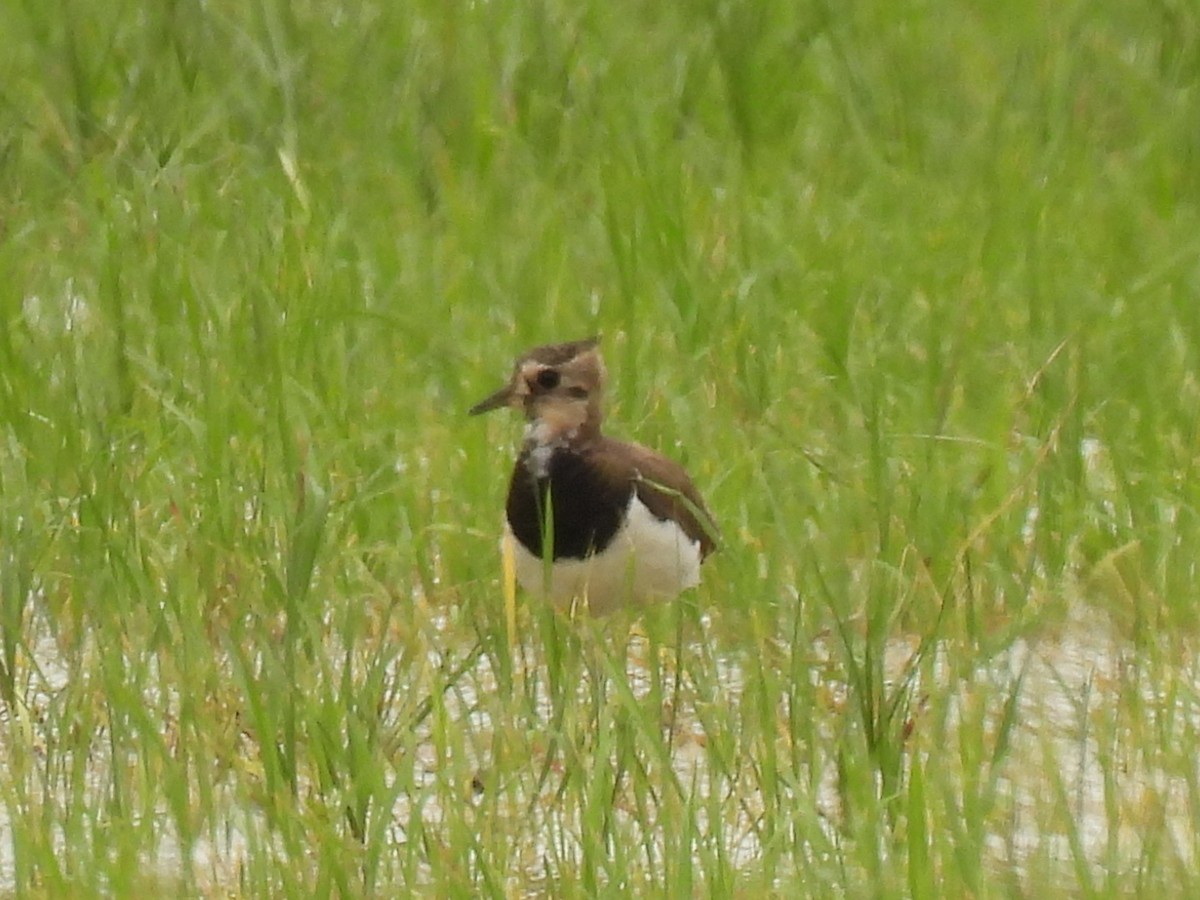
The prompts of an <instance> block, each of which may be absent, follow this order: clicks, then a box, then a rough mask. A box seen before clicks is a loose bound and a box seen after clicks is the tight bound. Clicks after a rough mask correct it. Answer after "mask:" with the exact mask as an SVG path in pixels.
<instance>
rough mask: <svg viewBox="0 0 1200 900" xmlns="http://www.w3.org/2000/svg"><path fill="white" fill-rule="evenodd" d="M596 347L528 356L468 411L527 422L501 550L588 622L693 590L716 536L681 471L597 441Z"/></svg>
mask: <svg viewBox="0 0 1200 900" xmlns="http://www.w3.org/2000/svg"><path fill="white" fill-rule="evenodd" d="M599 343H600V338H598V337H592V338H587V339H585V340H578V341H567V342H565V343H558V344H547V345H544V346H540V347H534V348H533V349H531V350H528V351H526V352H525V353H523V354H521V355H520V356H519V357H518V358H517V360H516V363H515V365H514V366H513V369H512V375H511V377H510V378H509V380H508V383H507V384H505V385H504V386H503V387H501V388H500V389H499V390H497V391H495V392H494V393H492V394H490V395H489V396H488V397H487V398H485V399H484V400H481V401H480V402H479V403H477V404H475V405H474V406H473V407H471V409H470V415H472V416H476V415H480V414H481V413H486V412H489V411H490V410H494V409H501V408H504V407H510V408H512V409H514V410H517V411H519V412H521V413H522V414H523V415H524V417H525V433H524V440H523V443H522V446H521V451H520V454H519V455H518V457H517V460H516V465H515V466H514V467H513V470H512V475H511V477H510V479H509V487H508V499H507V502H506V504H505V523H504V535H503V538H502V541H503V542H505V543H507V544H508V545H509V546H511V547H512V548H513V553H514V557H515V560H514V562H515V569H516V578H517V581H518V582H519V583H520V584H521V586H522V587H523V588H524V589H525V590H526V591H527V592H529V593H530V594H532V595H533V596H535V597H538V598H548V599H549V600H550V601H551V602H552V603H553V604H554V605H555V606H557V607H558V608H560V609H564V610H571V611H574V610H576V609H579V608H585V609H586V610H587V611H588V612H590V613H591V614H592V615H594V616H602V615H606V614H608V613H611V612H613V611H615V610H617V609H620V608H623V607H626V606H634V607H641V606H644V605H646V604H649V603H653V602H655V601H662V600H668V599H671V598H674V597H675V596H677V595H678V594H679V593H681V592H682V591H684V590H685V589H687V588H690V587H694V586H696V585H697V584H699V583H700V566H701V563H702V562H703V561H704V560H705V558H706V557H708V555H709V554H710V553H712V552H713V551H714V550H715V549H716V540H715V538H716V535H717V531H716V526H715V524H714V522H713V518H712V516H711V515H710V513H709V512H708V508H707V507H706V506H705V504H704V501H703V499H702V498H701V496H700V493H699V491H697V489H696V486H695V485H694V484H693V483H692V479H691V478H690V477H689V476H688V473H687V471H686V470H685V469H684V468H683V467H682V466H681V465H679V463H677V462H675V461H673V460H671V459H668V458H667V457H665V456H663V455H661V454H659V453H656V452H655V451H653V450H651V449H649V448H648V447H644V446H642V445H641V444H636V443H630V442H626V441H620V440H616V439H614V438H610V437H608V436H607V435H606V434H604V432H603V431H602V427H601V426H602V424H603V395H604V388H605V383H606V381H607V370H606V369H605V366H604V360H603V358H602V357H601V354H600V350H599Z"/></svg>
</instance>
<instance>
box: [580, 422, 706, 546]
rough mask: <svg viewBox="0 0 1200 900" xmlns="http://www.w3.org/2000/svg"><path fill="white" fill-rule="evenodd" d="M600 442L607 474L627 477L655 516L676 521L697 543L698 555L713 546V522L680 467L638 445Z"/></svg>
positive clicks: (598, 457)
mask: <svg viewBox="0 0 1200 900" xmlns="http://www.w3.org/2000/svg"><path fill="white" fill-rule="evenodd" d="M601 442H602V443H603V445H604V446H603V452H600V453H598V454H597V459H598V460H603V463H602V464H603V465H604V467H605V468H608V469H609V470H610V472H611V475H610V477H612V478H614V479H617V478H621V479H628V480H629V481H630V482H632V484H633V487H634V490H636V491H637V495H638V499H639V500H641V501H642V503H644V504H645V506H646V508H647V509H648V510H650V512H651V513H652V514H653V515H654V516H656V517H657V518H659V519H663V520H667V519H670V520H673V521H675V522H678V523H679V526H680V527H681V528H682V529H683V531H684V533H685V534H686V535H687V536H688V537H689V538H691V539H692V540H693V541H699V542H700V556H701V558H704V557H706V556H708V554H710V553H712V552H713V550H715V549H716V540H715V539H716V536H717V528H716V523H715V522H714V521H713V518H712V515H711V514H710V513H709V512H708V508H707V507H706V506H705V505H704V500H703V498H701V496H700V492H699V491H697V490H696V486H695V485H694V484H692V479H691V478H689V477H688V473H687V471H686V470H685V469H684V468H683V466H681V465H679V463H677V462H675V461H674V460H671V459H667V458H666V457H665V456H662V455H661V454H658V453H655V452H654V451H653V450H651V449H650V448H648V447H643V446H641V445H640V444H627V443H625V442H624V441H615V440H611V439H608V438H601ZM597 449H599V448H597Z"/></svg>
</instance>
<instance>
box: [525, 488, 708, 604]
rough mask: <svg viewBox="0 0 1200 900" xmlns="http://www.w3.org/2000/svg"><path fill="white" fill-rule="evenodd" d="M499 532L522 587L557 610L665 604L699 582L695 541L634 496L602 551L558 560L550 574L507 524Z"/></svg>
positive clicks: (698, 550)
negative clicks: (510, 551) (510, 550)
mask: <svg viewBox="0 0 1200 900" xmlns="http://www.w3.org/2000/svg"><path fill="white" fill-rule="evenodd" d="M504 530H505V535H504V539H505V540H506V541H510V542H511V543H512V546H513V549H514V552H515V557H516V569H517V581H519V582H520V583H521V587H523V588H525V590H527V591H529V593H531V594H533V595H534V596H537V597H545V596H549V597H550V599H551V600H552V601H553V602H554V603H555V604H556V605H557V606H560V607H567V606H569V605H570V604H571V603H572V602H573V601H579V602H580V603H581V604H583V605H585V606H586V607H587V608H588V609H590V610H591V612H592V613H593V614H594V615H604V614H605V613H609V612H612V611H613V610H614V609H617V608H618V607H621V606H625V605H627V604H629V603H633V604H642V603H648V602H652V601H654V600H668V599H670V598H672V597H674V596H675V595H677V594H678V593H679V592H680V591H682V590H684V589H686V588H690V587H694V586H695V585H697V584H699V583H700V542H699V541H693V540H692V539H691V538H689V537H688V536H687V533H686V532H684V530H683V529H682V528H680V527H679V526H678V525H677V524H675V523H674V522H672V521H669V520H668V521H664V520H662V519H659V518H657V517H656V516H655V515H654V514H653V513H651V512H650V510H648V509H647V508H646V507H645V505H644V504H643V503H642V501H641V500H639V499H638V497H637V494H634V495H633V497H632V498H631V499H630V502H629V510H628V512H627V513H626V516H625V523H624V525H623V526H622V527H621V530H620V531H618V532H617V534H616V536H614V537H613V539H612V541H610V542H609V545H608V546H607V547H605V548H604V550H603V551H602V552H600V553H597V554H594V555H592V556H589V557H588V558H587V559H560V560H558V561H557V562H555V563H554V565H553V566H551V567H550V571H549V572H547V571H546V565H545V563H544V562H543V561H542V560H541V559H539V558H538V557H536V556H534V555H533V554H532V553H530V552H529V551H528V550H526V549H525V547H524V545H523V544H522V543H521V542H520V541H518V540H516V539H515V538H513V536H512V532H511V530H510V529H509V527H508V523H507V522H506V523H505V526H504Z"/></svg>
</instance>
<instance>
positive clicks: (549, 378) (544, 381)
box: [537, 369, 562, 391]
mask: <svg viewBox="0 0 1200 900" xmlns="http://www.w3.org/2000/svg"><path fill="white" fill-rule="evenodd" d="M561 380H562V376H560V375H559V374H558V372H556V371H555V370H554V369H542V371H540V372H538V375H537V383H538V387H543V388H545V389H546V390H548V391H551V390H554V388H556V387H558V383H559V382H560V381H561Z"/></svg>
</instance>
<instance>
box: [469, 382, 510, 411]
mask: <svg viewBox="0 0 1200 900" xmlns="http://www.w3.org/2000/svg"><path fill="white" fill-rule="evenodd" d="M512 401H513V386H512V385H511V384H506V385H505V386H504V387H502V388H500V390H498V391H496V393H494V394H492V395H491V396H490V397H488V398H487V399H485V400H480V401H479V402H478V403H476V404H475V405H474V406H472V407H471V409H470V410H469V413H470V415H472V416H477V415H479V414H480V413H485V412H491V411H492V410H493V409H499V408H500V407H502V406H511V405H512Z"/></svg>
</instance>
